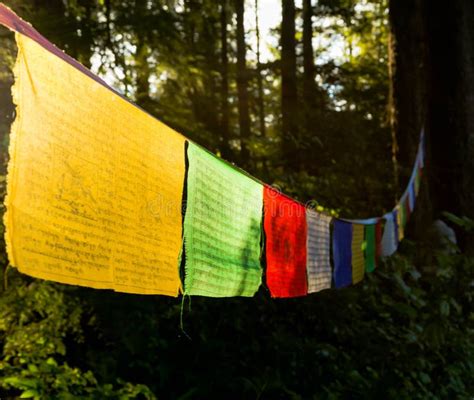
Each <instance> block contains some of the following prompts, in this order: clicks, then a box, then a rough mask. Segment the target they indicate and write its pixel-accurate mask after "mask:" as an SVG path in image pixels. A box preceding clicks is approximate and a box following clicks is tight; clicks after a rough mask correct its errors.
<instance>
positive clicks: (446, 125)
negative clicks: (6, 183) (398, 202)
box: [390, 0, 474, 249]
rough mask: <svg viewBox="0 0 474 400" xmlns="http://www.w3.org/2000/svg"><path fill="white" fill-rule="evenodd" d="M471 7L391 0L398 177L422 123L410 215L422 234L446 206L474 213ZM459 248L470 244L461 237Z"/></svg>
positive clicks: (459, 212) (456, 1)
mask: <svg viewBox="0 0 474 400" xmlns="http://www.w3.org/2000/svg"><path fill="white" fill-rule="evenodd" d="M473 20H474V6H473V4H472V2H469V1H463V0H453V1H451V2H443V3H441V2H437V1H432V0H416V1H413V0H403V1H402V0H392V1H391V2H390V22H391V33H392V39H393V40H392V44H393V48H392V50H393V57H392V59H393V65H392V67H393V68H392V74H391V75H392V94H393V108H394V110H395V112H394V113H393V117H394V118H393V127H394V132H395V135H394V136H395V137H396V140H397V143H396V144H397V150H398V151H397V152H396V155H397V160H398V164H399V166H400V168H399V171H400V177H401V179H400V183H401V186H402V187H403V186H404V185H406V183H407V177H408V174H409V170H410V166H411V165H412V164H413V160H414V154H415V151H416V143H417V140H418V135H419V130H420V129H421V127H422V126H423V124H424V125H425V131H426V137H427V169H426V171H425V179H424V185H423V188H424V189H423V191H422V194H421V197H420V200H419V201H418V206H417V211H416V213H415V225H416V227H415V232H418V234H419V235H423V234H425V235H426V232H427V228H428V227H429V223H430V221H432V220H433V219H436V218H439V217H440V215H441V213H442V212H443V211H448V212H452V213H454V214H457V215H461V216H462V215H466V216H468V217H471V218H473V217H474V191H473V188H474V161H473V160H474V60H473V57H474V54H473V53H474V52H473V41H474V29H473V24H472V21H473ZM463 239H464V240H463V244H464V246H463V247H464V248H465V249H468V248H471V249H472V248H473V244H474V243H473V241H472V240H473V239H472V237H468V236H466V235H465V236H464V238H463Z"/></svg>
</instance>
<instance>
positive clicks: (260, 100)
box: [255, 0, 266, 137]
mask: <svg viewBox="0 0 474 400" xmlns="http://www.w3.org/2000/svg"><path fill="white" fill-rule="evenodd" d="M258 14H259V10H258V0H255V33H256V36H257V37H256V40H257V85H258V115H259V122H260V136H262V137H263V136H265V130H266V128H265V99H264V97H263V77H262V64H261V61H260V22H259V18H258Z"/></svg>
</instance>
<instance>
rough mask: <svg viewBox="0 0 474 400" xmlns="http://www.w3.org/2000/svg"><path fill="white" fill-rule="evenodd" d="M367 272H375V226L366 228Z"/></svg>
mask: <svg viewBox="0 0 474 400" xmlns="http://www.w3.org/2000/svg"><path fill="white" fill-rule="evenodd" d="M365 270H366V271H367V272H373V271H374V270H375V225H367V226H366V227H365Z"/></svg>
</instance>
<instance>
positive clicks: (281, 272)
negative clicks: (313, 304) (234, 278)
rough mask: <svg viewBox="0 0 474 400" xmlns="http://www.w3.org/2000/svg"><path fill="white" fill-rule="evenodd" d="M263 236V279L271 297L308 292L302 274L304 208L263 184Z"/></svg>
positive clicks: (304, 263) (304, 244) (294, 295)
mask: <svg viewBox="0 0 474 400" xmlns="http://www.w3.org/2000/svg"><path fill="white" fill-rule="evenodd" d="M263 204H264V222H263V224H264V229H265V236H266V260H267V269H266V281H267V286H268V288H269V289H270V294H271V295H272V297H297V296H305V295H306V294H307V293H308V284H307V276H306V231H307V229H306V209H305V207H304V206H303V205H301V204H299V203H297V202H296V201H294V200H292V199H290V198H288V197H286V196H285V195H283V194H281V193H279V192H277V191H276V190H274V189H272V188H269V187H265V188H264V191H263Z"/></svg>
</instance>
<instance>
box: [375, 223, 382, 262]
mask: <svg viewBox="0 0 474 400" xmlns="http://www.w3.org/2000/svg"><path fill="white" fill-rule="evenodd" d="M382 232H383V230H382V220H381V219H380V220H379V221H378V222H377V223H376V224H375V266H378V264H379V262H380V257H381V256H382Z"/></svg>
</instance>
